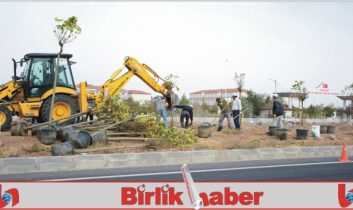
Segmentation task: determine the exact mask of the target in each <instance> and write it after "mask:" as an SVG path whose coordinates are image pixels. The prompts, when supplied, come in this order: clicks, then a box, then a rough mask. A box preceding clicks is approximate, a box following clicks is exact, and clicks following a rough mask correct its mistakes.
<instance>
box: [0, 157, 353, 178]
mask: <svg viewBox="0 0 353 210" xmlns="http://www.w3.org/2000/svg"><path fill="white" fill-rule="evenodd" d="M350 159H351V160H352V159H353V157H350ZM180 167H181V166H180V165H173V166H151V167H136V168H116V169H97V170H80V171H60V172H45V173H43V172H41V173H18V174H6V175H0V181H15V180H16V181H30V180H56V181H122V180H124V181H182V180H183V178H182V175H181V172H180ZM189 170H190V172H191V174H192V176H193V179H194V180H195V181H258V180H259V181H264V180H267V181H276V180H277V181H290V180H296V181H318V180H320V181H341V180H345V181H348V180H350V181H352V180H353V162H350V163H339V162H338V161H337V158H306V159H288V160H262V161H237V162H228V163H207V164H190V165H189Z"/></svg>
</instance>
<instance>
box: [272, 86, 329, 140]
mask: <svg viewBox="0 0 353 210" xmlns="http://www.w3.org/2000/svg"><path fill="white" fill-rule="evenodd" d="M292 91H293V92H291V96H290V97H294V98H297V99H298V101H299V109H300V118H299V123H298V124H299V126H300V127H298V128H297V129H296V139H298V140H305V139H307V138H308V136H309V131H311V134H312V137H314V138H316V139H317V138H319V137H320V134H334V133H335V126H332V125H312V126H309V125H308V124H306V123H305V120H304V113H303V110H304V101H305V100H306V99H307V98H308V92H307V89H306V88H305V87H304V81H295V82H294V84H293V85H292ZM268 134H269V135H273V136H278V137H279V139H280V140H287V136H288V129H286V128H278V127H277V126H269V132H268Z"/></svg>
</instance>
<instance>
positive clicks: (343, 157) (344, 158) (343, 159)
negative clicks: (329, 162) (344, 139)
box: [340, 144, 351, 163]
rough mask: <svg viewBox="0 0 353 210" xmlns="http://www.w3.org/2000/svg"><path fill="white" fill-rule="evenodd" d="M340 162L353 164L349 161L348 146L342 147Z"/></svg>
mask: <svg viewBox="0 0 353 210" xmlns="http://www.w3.org/2000/svg"><path fill="white" fill-rule="evenodd" d="M340 162H342V163H346V162H351V161H350V160H349V159H348V152H347V146H346V144H343V145H342V154H341V159H340Z"/></svg>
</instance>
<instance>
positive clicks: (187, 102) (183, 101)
mask: <svg viewBox="0 0 353 210" xmlns="http://www.w3.org/2000/svg"><path fill="white" fill-rule="evenodd" d="M189 103H190V101H189V99H188V98H187V97H186V95H185V94H183V96H182V97H181V100H180V104H181V105H188V104H189Z"/></svg>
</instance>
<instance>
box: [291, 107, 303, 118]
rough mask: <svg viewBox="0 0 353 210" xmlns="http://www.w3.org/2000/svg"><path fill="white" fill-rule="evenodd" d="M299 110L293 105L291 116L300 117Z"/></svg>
mask: <svg viewBox="0 0 353 210" xmlns="http://www.w3.org/2000/svg"><path fill="white" fill-rule="evenodd" d="M300 112H301V110H300V109H299V108H298V107H293V111H292V113H293V117H300Z"/></svg>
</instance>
